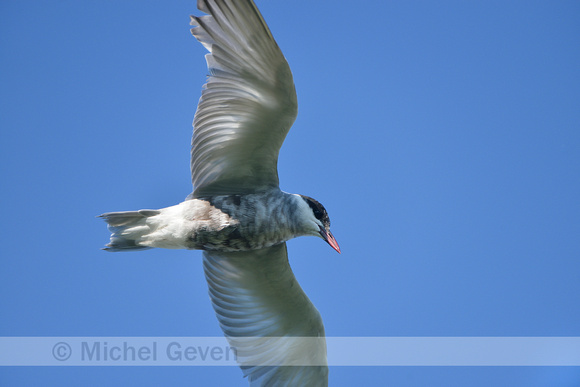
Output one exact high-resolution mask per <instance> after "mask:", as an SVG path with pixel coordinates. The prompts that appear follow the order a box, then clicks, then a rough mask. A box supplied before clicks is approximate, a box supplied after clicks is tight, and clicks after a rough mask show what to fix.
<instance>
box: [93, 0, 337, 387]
mask: <svg viewBox="0 0 580 387" xmlns="http://www.w3.org/2000/svg"><path fill="white" fill-rule="evenodd" d="M197 6H198V8H199V10H200V11H202V12H204V13H206V14H207V15H205V16H201V17H195V16H192V17H191V22H192V23H191V24H192V25H194V26H195V27H194V28H193V29H192V30H191V32H192V34H193V36H195V37H196V38H197V40H199V42H200V43H201V44H203V46H204V47H205V48H206V49H207V50H208V51H209V54H207V55H206V60H207V65H208V68H209V72H210V75H209V77H208V80H207V83H206V84H205V85H204V87H203V90H202V95H201V98H200V101H199V104H198V107H197V111H196V113H195V118H194V121H193V127H194V130H193V138H192V141H191V175H192V181H193V187H194V190H193V193H192V194H191V195H189V196H188V197H187V199H186V200H185V201H184V202H182V203H180V204H178V205H175V206H171V207H167V208H162V209H159V210H140V211H126V212H109V213H105V214H103V215H101V217H102V218H103V219H104V220H105V221H106V222H107V223H108V226H109V230H110V231H111V232H112V235H111V240H110V242H109V244H108V245H107V246H106V248H105V250H108V251H131V250H140V249H148V248H154V247H160V248H166V249H196V250H203V265H204V271H205V276H206V279H207V283H208V286H209V294H210V298H211V301H212V304H213V307H214V310H215V312H216V315H217V318H218V320H219V323H220V326H221V328H222V330H223V332H224V334H225V336H226V337H227V338H228V340H229V341H230V343H231V344H232V345H236V348H238V349H239V350H240V353H239V356H240V358H239V361H240V364H241V366H242V370H243V372H244V374H245V376H247V377H248V379H249V381H250V385H252V386H325V385H327V384H328V367H327V366H326V344H325V340H324V326H323V324H322V319H321V317H320V314H319V312H318V310H316V308H315V307H314V305H312V303H311V302H310V300H309V299H308V297H307V296H306V294H305V293H304V291H303V290H302V289H301V288H300V285H299V284H298V282H297V281H296V278H295V277H294V274H293V273H292V270H291V269H290V265H289V263H288V254H287V250H286V243H285V242H286V241H287V240H289V239H292V238H295V237H299V236H307V235H310V236H317V237H320V238H322V239H324V240H325V241H326V242H327V243H328V244H329V245H330V246H331V247H332V248H333V249H335V250H336V251H337V252H339V253H340V248H339V246H338V243H337V242H336V239H335V238H334V236H333V235H332V233H331V232H330V219H329V217H328V214H327V212H326V210H325V209H324V207H323V206H322V204H320V203H319V202H318V201H316V200H314V199H312V198H310V197H308V196H304V195H298V194H289V193H286V192H283V191H281V190H280V188H279V181H278V170H277V163H278V153H279V151H280V147H281V146H282V143H283V142H284V138H285V137H286V134H287V133H288V131H289V130H290V127H291V126H292V123H293V122H294V120H295V119H296V114H297V100H296V91H295V89H294V81H293V79H292V73H291V71H290V67H289V66H288V63H287V62H286V59H285V58H284V55H283V54H282V52H281V51H280V48H279V47H278V45H277V43H276V41H275V40H274V38H273V37H272V34H271V32H270V30H269V28H268V26H267V25H266V22H265V21H264V19H263V18H262V15H261V14H260V12H259V11H258V9H257V7H256V6H255V4H254V3H253V1H251V0H199V1H198V4H197ZM292 338H302V339H303V340H300V341H297V340H292ZM243 339H247V340H245V341H244V340H243Z"/></svg>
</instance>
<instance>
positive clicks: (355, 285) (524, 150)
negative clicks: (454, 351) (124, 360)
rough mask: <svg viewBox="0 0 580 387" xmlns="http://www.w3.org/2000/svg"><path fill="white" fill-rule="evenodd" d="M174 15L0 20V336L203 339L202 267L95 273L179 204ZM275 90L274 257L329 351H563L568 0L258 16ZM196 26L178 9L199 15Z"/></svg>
mask: <svg viewBox="0 0 580 387" xmlns="http://www.w3.org/2000/svg"><path fill="white" fill-rule="evenodd" d="M195 5H196V4H195V1H193V0H192V1H181V0H180V1H157V2H154V1H139V2H137V1H91V0H85V1H69V0H67V1H50V2H49V1H16V0H7V1H6V0H4V1H2V2H1V3H0V55H1V57H0V88H1V90H0V130H1V139H0V148H1V154H0V157H1V168H2V180H1V182H2V189H1V191H0V197H1V203H2V211H1V213H2V221H1V228H2V230H1V232H2V252H1V259H2V264H1V267H2V269H1V270H0V294H1V298H0V311H1V312H0V336H220V335H221V334H222V333H221V330H220V329H219V326H218V324H217V320H216V318H215V315H214V313H213V310H212V308H211V305H210V302H209V297H208V295H207V287H206V283H205V279H204V276H203V271H202V265H201V253H199V252H194V251H169V250H150V251H144V252H138V253H124V254H123V253H107V252H104V251H101V250H100V248H101V247H102V246H103V245H104V244H105V243H106V242H107V241H108V238H109V233H108V232H107V230H106V227H105V224H104V223H103V221H102V220H100V219H97V218H95V215H99V214H101V213H103V212H108V211H122V210H137V209H142V208H161V207H166V206H170V205H173V204H176V203H178V202H180V201H182V200H183V199H184V198H185V197H186V196H187V194H189V193H190V192H191V183H190V176H189V143H190V138H191V130H192V129H191V122H192V120H193V115H194V112H195V108H196V105H197V101H198V98H199V96H200V92H201V86H202V84H203V83H204V81H205V76H206V74H207V69H206V63H205V60H204V57H203V56H204V55H205V53H206V52H205V50H204V48H203V47H202V46H201V45H200V44H199V43H197V41H196V40H195V39H194V38H193V37H192V36H191V35H190V33H189V28H190V27H189V25H188V23H189V19H188V15H189V14H192V13H196V12H197V11H196V7H195ZM258 6H259V8H260V9H261V11H262V13H263V15H264V17H265V19H266V21H267V22H268V24H269V26H270V28H271V30H272V32H273V34H274V36H275V37H276V39H277V41H278V43H279V45H280V47H281V48H282V51H283V52H284V54H285V56H286V58H287V59H288V62H289V63H290V66H291V68H292V71H293V74H294V80H295V83H296V89H297V92H298V101H299V114H298V119H297V121H296V123H295V125H294V127H293V129H292V130H291V131H290V134H289V135H288V137H287V140H286V142H285V144H284V146H283V148H282V151H281V154H280V161H279V173H280V180H281V188H282V189H283V190H285V191H288V192H295V193H302V194H306V195H309V196H312V197H314V198H316V199H318V200H320V201H321V202H322V203H324V205H325V207H326V208H327V210H328V211H329V213H330V217H331V219H332V230H333V233H334V235H335V236H336V238H337V239H338V241H339V243H340V246H341V249H342V251H343V253H342V255H338V254H336V253H335V252H334V251H333V250H332V249H331V248H330V247H329V246H328V245H326V244H325V243H323V242H322V241H321V240H319V239H317V238H300V239H297V240H293V241H290V242H289V243H288V249H289V257H290V263H291V265H292V268H293V270H294V272H295V275H296V277H297V278H298V280H299V281H300V284H301V285H302V287H303V289H304V290H305V291H306V293H307V294H308V296H309V297H310V298H311V300H312V301H313V303H314V304H315V305H316V307H317V308H318V309H319V310H320V312H321V314H322V316H323V319H324V323H325V327H326V333H327V335H328V336H580V71H579V69H580V43H579V42H580V3H578V2H577V1H542V2H539V1H534V2H532V1H483V2H465V1H364V0H363V1H359V2H355V3H353V2H352V1H332V2H331V1H306V0H294V1H280V0H276V1H275V0H269V1H266V0H262V1H258ZM198 14H199V13H198ZM241 375H242V374H241V371H240V370H239V369H238V368H237V367H213V368H211V367H206V368H201V367H108V368H107V367H92V368H91V367H52V368H51V367H44V368H43V367H38V368H25V367H21V368H18V367H15V368H3V369H0V385H3V386H33V385H34V386H40V385H46V386H48V385H54V386H56V385H59V386H79V385H83V386H105V385H106V386H128V385H133V386H161V385H164V386H194V385H196V386H234V385H240V386H244V385H246V382H245V381H244V380H243V379H242V377H241ZM330 383H331V385H332V386H355V385H358V386H371V385H376V386H382V385H393V386H578V385H580V370H579V369H578V367H577V368H572V367H568V368H566V367H527V368H524V367H522V368H517V367H481V368H477V367H383V368H380V367H359V368H357V367H333V368H331V370H330Z"/></svg>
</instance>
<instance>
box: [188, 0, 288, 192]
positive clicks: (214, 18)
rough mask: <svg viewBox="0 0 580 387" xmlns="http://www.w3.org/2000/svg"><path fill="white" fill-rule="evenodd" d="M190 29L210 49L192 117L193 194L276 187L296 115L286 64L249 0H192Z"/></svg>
mask: <svg viewBox="0 0 580 387" xmlns="http://www.w3.org/2000/svg"><path fill="white" fill-rule="evenodd" d="M197 7H198V8H199V10H201V11H203V12H205V13H207V14H209V15H207V16H202V17H195V16H192V17H191V20H192V24H193V25H197V27H195V28H193V29H192V30H191V32H192V34H193V35H194V36H195V37H196V38H197V40H199V41H200V42H201V44H203V45H204V47H205V48H207V49H208V51H209V52H210V53H209V54H207V55H206V56H205V57H206V60H207V66H208V68H209V71H210V75H209V78H208V81H207V83H206V84H205V85H204V89H203V91H202V94H201V99H200V101H199V104H198V106H197V112H196V113H195V118H194V121H193V126H194V131H193V138H192V141H191V174H192V181H193V187H194V192H193V197H202V196H209V195H218V194H244V193H253V192H259V191H263V190H265V189H269V188H273V187H278V170H277V164H278V153H279V151H280V147H281V146H282V143H283V142H284V138H285V137H286V134H287V133H288V131H289V130H290V127H291V126H292V123H293V122H294V120H295V119H296V114H297V102H296V91H295V89H294V81H293V79H292V73H291V72H290V67H289V66H288V63H287V62H286V59H285V58H284V55H282V52H281V51H280V48H279V47H278V45H277V44H276V41H275V40H274V38H273V37H272V34H271V33H270V30H269V29H268V26H267V25H266V22H265V21H264V19H263V18H262V15H261V14H260V12H259V11H258V8H256V6H255V4H254V3H253V2H252V1H251V0H198V3H197Z"/></svg>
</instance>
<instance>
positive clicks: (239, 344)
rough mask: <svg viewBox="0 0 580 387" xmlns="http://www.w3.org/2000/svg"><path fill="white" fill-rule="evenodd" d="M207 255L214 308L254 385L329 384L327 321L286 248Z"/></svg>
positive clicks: (205, 255)
mask: <svg viewBox="0 0 580 387" xmlns="http://www.w3.org/2000/svg"><path fill="white" fill-rule="evenodd" d="M203 255H204V261H203V265H204V270H205V276H206V279H207V283H208V286H209V294H210V298H211V301H212V304H213V307H214V310H215V312H216V315H217V318H218V320H219V322H220V326H221V328H222V330H223V331H224V334H225V335H226V337H227V339H228V340H229V342H230V345H232V346H233V347H235V348H236V349H237V359H238V362H239V363H240V365H241V367H242V370H243V371H244V375H245V376H247V377H248V379H249V381H250V385H251V386H327V385H328V367H327V363H326V340H325V337H324V326H323V324H322V319H321V317H320V314H319V313H318V310H316V308H315V307H314V305H312V303H311V302H310V300H309V299H308V297H307V296H306V294H305V293H304V291H303V290H302V288H301V287H300V285H299V284H298V282H297V281H296V278H295V277H294V274H293V273H292V269H291V268H290V265H289V263H288V253H287V250H286V244H285V243H282V244H279V245H276V246H273V247H268V248H265V249H261V250H254V251H248V252H235V253H223V252H209V251H205V252H204V253H203Z"/></svg>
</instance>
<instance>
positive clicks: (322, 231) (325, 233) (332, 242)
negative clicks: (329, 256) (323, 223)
mask: <svg viewBox="0 0 580 387" xmlns="http://www.w3.org/2000/svg"><path fill="white" fill-rule="evenodd" d="M319 227H320V226H319ZM320 235H322V238H324V240H325V241H326V243H328V244H329V245H330V247H332V248H333V249H335V250H336V251H337V252H338V253H339V254H340V247H339V246H338V242H337V241H336V239H334V236H333V235H332V233H331V232H330V231H326V230H325V229H324V228H323V227H320Z"/></svg>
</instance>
